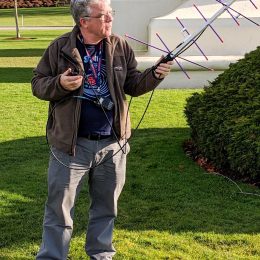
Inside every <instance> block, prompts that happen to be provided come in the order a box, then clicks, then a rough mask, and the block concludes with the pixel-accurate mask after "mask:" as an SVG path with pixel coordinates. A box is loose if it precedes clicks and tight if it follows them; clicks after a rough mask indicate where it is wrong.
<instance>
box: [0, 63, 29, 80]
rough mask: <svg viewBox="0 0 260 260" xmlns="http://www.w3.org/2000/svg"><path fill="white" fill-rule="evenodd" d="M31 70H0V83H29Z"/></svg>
mask: <svg viewBox="0 0 260 260" xmlns="http://www.w3.org/2000/svg"><path fill="white" fill-rule="evenodd" d="M10 62H11V61H10ZM33 69H34V68H0V83H28V82H31V79H32V77H33ZM14 75H15V76H14Z"/></svg>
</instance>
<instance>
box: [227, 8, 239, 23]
mask: <svg viewBox="0 0 260 260" xmlns="http://www.w3.org/2000/svg"><path fill="white" fill-rule="evenodd" d="M227 12H228V13H229V14H230V16H231V17H232V19H233V20H234V21H235V22H236V24H237V25H238V26H240V23H239V22H238V20H237V19H236V17H234V15H233V14H231V12H230V11H229V10H228V9H227Z"/></svg>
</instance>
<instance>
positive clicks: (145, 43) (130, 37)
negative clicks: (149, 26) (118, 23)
mask: <svg viewBox="0 0 260 260" xmlns="http://www.w3.org/2000/svg"><path fill="white" fill-rule="evenodd" d="M125 37H127V38H129V39H132V40H134V41H137V42H140V43H142V44H144V45H147V46H149V47H152V48H154V49H156V50H159V51H162V52H164V53H167V54H168V51H165V50H163V49H160V48H158V47H156V46H153V45H151V44H149V43H147V42H143V41H140V40H138V39H136V38H134V37H132V36H130V35H128V34H125Z"/></svg>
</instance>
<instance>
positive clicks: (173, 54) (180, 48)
mask: <svg viewBox="0 0 260 260" xmlns="http://www.w3.org/2000/svg"><path fill="white" fill-rule="evenodd" d="M216 1H217V2H218V3H220V4H221V5H222V8H221V9H220V10H218V11H217V12H216V13H215V14H214V15H213V16H212V17H211V18H210V19H206V18H205V16H204V15H203V14H202V12H201V11H200V10H199V8H198V7H197V6H196V5H195V4H194V7H195V8H196V9H197V11H198V12H199V13H200V15H201V16H202V18H203V19H204V21H205V22H206V23H205V24H204V25H203V26H202V28H200V29H199V30H198V31H197V32H195V33H193V34H190V33H189V32H188V30H187V29H186V28H185V26H184V25H183V24H182V22H181V21H180V19H179V18H177V17H176V19H177V21H178V22H179V23H180V25H181V26H182V28H183V31H185V32H186V33H187V34H188V36H187V37H186V38H185V39H184V41H183V42H181V43H180V44H179V45H177V47H176V48H175V49H173V50H172V51H170V49H169V48H168V47H167V45H166V44H165V42H164V41H163V40H162V38H161V37H160V36H159V34H158V33H156V35H157V37H158V38H159V39H160V41H161V42H162V44H163V45H164V47H165V48H166V50H167V51H166V50H164V49H161V48H158V47H156V46H154V45H152V44H149V43H146V42H143V41H141V40H138V39H136V38H134V37H132V36H129V35H127V34H126V35H125V36H126V37H128V38H130V39H132V40H135V41H137V42H140V43H142V44H145V45H147V46H149V47H152V48H154V49H157V50H159V51H162V52H164V53H167V55H166V56H165V57H164V58H163V59H162V60H160V62H159V63H157V64H156V65H155V66H153V69H156V68H157V67H158V66H159V65H160V64H161V63H167V62H168V61H173V60H175V61H176V63H177V65H178V66H179V67H180V68H181V70H182V71H183V72H184V73H185V75H186V76H187V77H188V78H190V77H189V76H188V74H187V72H186V71H185V70H184V69H183V67H182V66H181V64H180V63H179V62H178V61H177V59H176V58H177V57H178V58H179V59H183V60H186V61H188V62H191V63H193V64H195V65H197V66H200V67H203V68H206V69H209V70H213V69H210V68H207V67H205V66H202V65H200V64H198V63H195V62H192V61H189V60H187V59H184V58H181V57H180V55H181V54H182V53H183V52H185V51H186V50H187V49H188V48H190V46H191V45H193V44H195V45H196V47H197V48H198V49H199V51H200V52H201V54H202V55H203V56H204V57H205V58H206V59H207V60H208V58H207V56H206V55H205V53H204V52H203V51H202V49H201V48H200V47H199V45H198V44H197V42H196V41H197V40H198V38H199V37H200V36H201V35H202V34H203V32H204V31H205V30H206V29H207V28H208V27H210V28H211V30H212V31H213V32H214V33H215V34H216V36H217V37H218V38H219V40H220V41H221V42H222V43H223V40H222V38H221V37H220V36H219V34H218V33H217V32H216V31H215V29H214V28H213V26H212V25H211V24H212V23H213V22H214V21H215V20H216V19H217V18H218V17H219V16H220V15H221V14H222V13H224V12H225V11H227V12H228V13H229V14H230V15H231V17H232V18H233V19H234V20H235V22H236V23H237V24H238V25H239V22H238V21H237V19H236V18H238V17H239V16H242V17H244V18H245V19H247V20H248V21H250V22H252V23H254V24H255V25H257V26H260V25H259V24H258V23H256V22H255V21H253V20H251V19H249V18H248V17H246V16H245V15H243V14H242V13H240V12H238V11H236V10H234V9H233V8H231V7H230V6H231V5H232V4H233V3H234V2H235V1H236V0H231V1H230V2H229V3H228V4H227V3H224V2H223V1H222V0H216ZM250 2H251V3H252V5H253V6H254V7H255V8H256V9H257V6H256V5H255V4H254V2H253V1H251V0H250ZM230 10H232V11H233V12H235V13H236V14H237V15H238V16H237V17H236V18H235V17H234V16H233V15H232V13H231V12H230Z"/></svg>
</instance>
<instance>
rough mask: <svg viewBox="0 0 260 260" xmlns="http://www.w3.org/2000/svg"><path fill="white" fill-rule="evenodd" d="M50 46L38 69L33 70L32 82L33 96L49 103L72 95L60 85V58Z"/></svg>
mask: <svg viewBox="0 0 260 260" xmlns="http://www.w3.org/2000/svg"><path fill="white" fill-rule="evenodd" d="M51 47H52V45H51V46H49V47H48V48H47V49H46V51H45V52H44V54H43V56H42V58H41V60H40V61H39V63H38V65H37V67H36V68H35V69H34V70H33V73H34V76H33V78H32V80H31V85H32V92H33V95H34V96H36V97H38V98H39V99H43V100H47V101H58V100H60V99H61V98H63V97H65V96H67V95H68V94H70V93H71V92H70V91H67V90H65V89H64V88H63V87H62V86H61V84H60V76H61V74H58V57H57V55H58V54H57V53H53V51H52V50H53V48H51Z"/></svg>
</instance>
